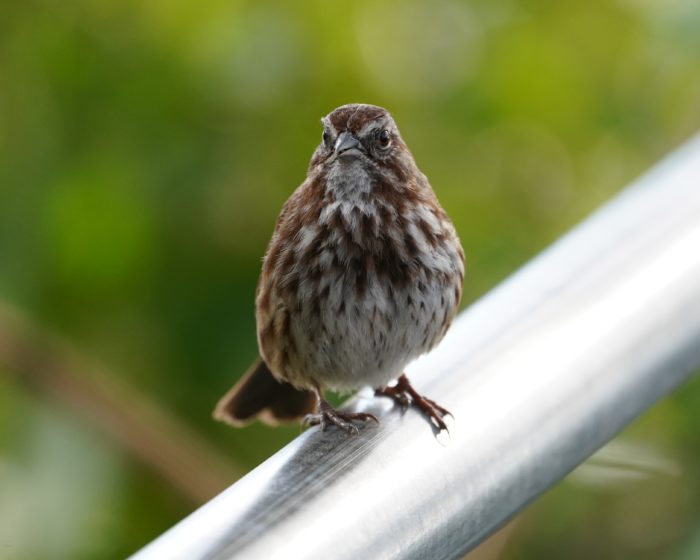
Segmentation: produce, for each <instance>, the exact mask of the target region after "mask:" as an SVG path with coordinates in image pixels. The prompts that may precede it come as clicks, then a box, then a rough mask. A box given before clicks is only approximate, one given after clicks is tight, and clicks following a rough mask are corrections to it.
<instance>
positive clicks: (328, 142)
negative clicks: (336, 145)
mask: <svg viewBox="0 0 700 560" xmlns="http://www.w3.org/2000/svg"><path fill="white" fill-rule="evenodd" d="M321 138H322V139H323V143H324V144H325V145H326V147H330V145H331V133H330V132H329V131H328V130H327V129H324V130H323V135H322V136H321Z"/></svg>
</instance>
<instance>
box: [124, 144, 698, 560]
mask: <svg viewBox="0 0 700 560" xmlns="http://www.w3.org/2000/svg"><path fill="white" fill-rule="evenodd" d="M464 241H465V245H466V246H467V247H468V245H469V242H468V240H464ZM467 281H468V280H467ZM699 366H700V137H698V138H695V139H694V140H692V141H691V142H690V143H689V144H687V145H686V146H685V147H683V148H682V149H680V150H679V151H678V152H676V153H675V154H674V155H673V156H671V157H670V158H668V159H667V160H666V161H664V162H663V163H661V164H660V165H658V166H657V167H656V168H654V169H653V170H652V171H651V172H650V173H648V174H647V175H646V176H644V177H643V178H642V179H641V180H639V181H637V182H636V183H635V184H634V185H632V187H630V188H628V189H627V190H626V191H624V192H623V193H622V194H621V195H619V196H618V197H616V198H615V199H614V200H613V201H612V202H610V203H609V204H607V205H606V206H605V207H604V208H603V209H602V210H600V211H598V212H597V213H595V214H593V215H592V216H591V217H590V218H588V219H587V220H586V221H585V222H584V223H583V224H582V225H580V226H578V227H577V228H576V229H574V230H573V231H572V232H571V233H569V234H568V235H566V236H565V237H564V238H562V239H561V240H560V241H558V242H557V243H556V244H554V245H553V246H552V247H551V248H549V249H548V250H547V251H545V252H544V253H543V254H542V255H540V256H539V257H537V258H536V259H534V260H533V261H532V262H531V263H530V264H528V265H527V266H525V267H524V268H523V269H522V270H520V271H519V272H518V273H516V274H515V275H513V276H512V277H511V278H510V279H508V280H507V281H506V282H504V283H503V284H502V285H500V286H499V287H497V288H496V289H495V290H493V291H492V292H491V293H489V294H488V295H487V296H486V297H484V298H483V299H482V300H481V301H479V302H477V303H476V304H475V305H473V306H472V307H471V308H470V309H468V310H467V311H466V312H464V313H463V314H462V315H461V316H460V317H459V319H458V320H457V321H456V323H455V325H454V326H453V328H452V329H451V331H450V332H449V334H448V336H447V338H446V339H445V340H444V342H443V344H442V345H441V346H440V347H439V348H438V349H437V350H436V351H435V352H433V353H432V354H430V355H429V356H426V357H424V358H423V359H421V360H419V362H416V363H414V364H413V366H412V367H411V368H410V369H409V370H408V374H409V377H410V378H411V379H412V380H413V382H414V385H415V386H416V387H417V388H418V389H419V390H420V391H424V392H425V393H426V394H427V395H428V396H430V397H432V398H434V399H435V400H436V401H438V402H439V403H441V404H442V405H444V406H445V407H447V408H448V409H450V410H451V411H452V412H453V413H454V420H452V421H451V423H450V434H449V437H445V436H444V434H442V435H441V436H440V437H439V438H436V437H435V435H434V434H433V432H432V430H431V429H430V427H429V425H428V423H427V421H426V420H425V419H424V418H423V417H421V416H420V415H419V414H418V413H416V412H415V411H413V410H410V411H408V412H407V413H406V414H405V415H402V414H401V412H400V410H398V409H397V408H395V407H393V406H392V404H391V402H390V401H389V400H388V399H375V398H372V397H371V394H370V395H359V396H358V397H356V398H355V399H353V401H352V406H353V407H355V408H357V409H361V410H368V411H372V412H375V413H378V414H379V415H380V417H381V425H380V426H375V425H374V424H372V423H370V424H369V425H367V426H366V427H364V428H363V429H361V433H360V435H359V436H354V437H348V436H347V435H346V434H345V433H342V432H340V431H338V430H329V431H327V432H325V433H320V432H319V431H318V430H317V429H311V430H308V431H307V432H305V433H304V434H302V435H301V436H300V437H298V438H297V439H296V440H294V441H293V442H292V443H290V444H289V445H288V446H287V447H285V448H284V449H282V450H281V451H280V452H278V453H277V454H276V455H274V456H273V457H271V458H270V459H269V460H267V461H266V462H265V463H263V464H262V465H260V466H259V467H258V468H257V469H255V470H254V471H252V472H251V473H250V474H248V475H247V476H246V477H244V478H243V479H241V480H240V481H239V482H237V483H236V484H234V485H233V486H232V487H230V488H229V489H228V490H226V491H225V492H223V493H222V494H220V495H219V496H218V497H216V498H215V499H214V500H212V501H211V502H209V503H208V504H206V505H205V506H203V507H202V508H200V509H199V510H198V511H196V512H195V513H193V514H192V515H191V516H189V517H188V518H186V519H185V520H183V521H182V522H181V523H179V524H178V525H176V526H175V527H173V528H172V529H171V530H169V531H168V532H166V533H165V534H164V535H162V536H161V537H160V538H158V539H156V540H155V541H154V542H153V543H151V544H150V545H148V546H147V547H146V548H144V549H143V550H141V551H140V552H139V553H137V554H136V555H135V556H134V558H137V559H138V560H151V559H158V560H162V559H167V558H183V559H197V558H216V559H219V558H245V559H246V560H248V559H258V558H260V559H265V560H269V559H276V558H280V559H282V558H284V559H305V558H309V559H312V558H313V559H319V558H324V559H325V558H332V559H348V560H349V559H353V560H356V559H364V558H372V559H383V558H430V559H441V558H458V557H459V556H461V555H462V554H463V553H465V552H466V551H468V550H470V549H471V548H473V547H474V546H476V545H477V544H478V543H479V542H480V541H481V540H483V539H484V538H485V537H486V536H487V535H489V534H490V533H491V532H493V531H494V530H495V529H496V528H498V527H499V526H500V525H501V524H502V523H503V522H504V521H506V520H507V519H508V518H510V517H511V516H512V515H513V514H514V513H516V512H517V511H519V510H520V509H521V508H523V506H525V505H526V504H527V503H528V502H530V501H531V500H533V499H534V498H535V497H537V496H538V495H539V494H541V493H542V492H544V491H545V490H546V489H547V488H549V487H550V486H552V485H553V484H555V483H556V482H557V481H558V480H560V479H561V478H562V477H563V476H565V475H566V474H567V473H568V472H569V471H571V469H573V468H574V467H575V466H576V465H578V464H579V463H581V462H582V461H583V460H585V459H586V457H588V456H589V455H590V454H591V453H593V452H594V451H595V450H596V449H598V448H599V447H600V446H602V445H603V444H604V443H605V442H607V441H608V440H610V439H611V438H612V437H613V436H614V435H615V434H616V433H617V432H618V431H619V430H620V429H621V428H622V427H624V426H625V425H626V424H627V423H629V422H630V421H631V420H632V419H634V418H635V416H637V415H638V414H639V413H641V412H642V411H644V410H645V409H646V408H647V407H649V406H650V405H651V404H653V403H654V402H655V401H657V400H658V399H660V398H662V397H663V396H664V395H666V394H668V393H669V392H670V391H671V390H673V389H674V388H675V387H676V386H678V385H679V384H680V383H681V382H682V381H683V380H684V379H686V378H687V377H688V376H689V375H691V373H692V372H693V370H694V369H696V368H698V367H699Z"/></svg>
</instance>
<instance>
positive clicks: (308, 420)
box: [303, 389, 379, 434]
mask: <svg viewBox="0 0 700 560" xmlns="http://www.w3.org/2000/svg"><path fill="white" fill-rule="evenodd" d="M315 392H316V399H317V406H316V410H317V412H316V414H307V415H306V417H305V418H304V421H303V423H304V424H305V425H306V426H315V425H317V424H318V425H319V426H321V430H325V429H326V428H327V427H328V426H338V427H339V428H340V429H342V430H345V431H346V432H348V433H350V434H352V433H355V434H357V433H359V432H360V430H358V429H357V426H355V424H354V422H355V421H356V420H359V421H362V422H366V421H368V420H374V421H375V422H377V424H378V423H379V420H378V419H377V417H376V416H375V415H374V414H370V413H369V412H342V411H340V410H336V409H335V408H333V407H332V406H331V404H330V403H329V402H328V401H327V400H326V399H324V398H323V396H322V393H321V391H320V390H318V389H317V390H316V391H315Z"/></svg>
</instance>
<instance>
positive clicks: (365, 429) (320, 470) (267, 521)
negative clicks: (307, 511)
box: [211, 394, 413, 556]
mask: <svg viewBox="0 0 700 560" xmlns="http://www.w3.org/2000/svg"><path fill="white" fill-rule="evenodd" d="M342 408H343V410H352V411H358V412H359V411H362V412H370V413H372V414H374V415H376V416H377V417H378V418H379V424H377V423H375V422H372V421H368V422H360V423H358V425H357V427H358V430H359V433H347V432H345V431H343V430H341V429H338V428H336V427H334V426H331V427H329V428H328V429H326V430H325V431H321V430H320V429H319V428H318V427H312V428H309V429H308V430H306V431H305V432H304V433H302V434H301V435H300V436H299V437H298V438H296V439H295V440H294V441H293V442H291V443H290V444H289V445H288V446H287V447H286V448H284V449H283V450H282V451H281V452H280V453H279V454H278V456H280V455H281V457H280V459H279V460H278V461H277V462H276V463H275V465H274V466H273V467H272V468H271V470H270V472H269V473H266V478H267V481H266V483H265V484H264V485H263V487H262V491H261V493H260V494H258V495H257V496H256V497H255V504H254V507H253V508H251V509H249V510H248V512H249V515H248V516H246V517H245V518H242V519H240V520H238V521H237V522H236V523H234V524H233V525H232V526H231V527H230V528H229V530H228V531H227V532H226V534H224V535H222V537H221V539H220V540H219V541H218V542H214V543H211V549H212V550H216V551H217V554H223V555H224V556H225V555H226V554H227V553H228V552H229V551H230V552H233V551H239V550H241V549H243V548H245V547H247V546H249V545H250V544H251V543H252V542H254V541H255V539H256V538H257V537H258V536H259V535H261V534H262V533H263V532H265V531H269V530H271V529H272V528H273V527H275V526H276V525H278V524H279V523H280V522H281V521H283V520H284V518H286V517H288V516H289V515H290V514H291V513H293V512H294V511H297V510H298V509H299V508H301V507H303V506H304V504H305V503H307V502H309V501H312V500H313V498H314V497H315V496H316V495H318V494H320V493H322V492H324V491H327V489H328V487H329V486H331V485H333V484H336V483H339V482H340V481H342V480H343V478H345V477H346V476H348V475H349V474H350V473H351V472H352V471H353V470H354V469H356V468H357V467H358V466H359V465H360V464H361V463H362V462H363V460H364V459H365V458H367V457H368V456H369V455H370V453H371V451H372V450H373V449H374V448H375V447H376V446H377V445H378V444H379V443H380V442H381V441H382V439H384V436H385V434H387V433H389V432H390V431H391V430H394V429H397V428H398V427H399V424H400V423H401V420H402V416H403V414H404V413H403V411H402V410H401V407H400V406H397V405H395V404H394V403H392V402H391V401H390V400H389V399H384V398H367V395H363V394H360V395H358V396H355V397H354V398H352V399H351V400H350V401H349V402H348V403H346V404H345V406H343V407H342ZM409 412H413V411H409ZM290 481H294V486H293V487H290V484H289V482H290ZM290 494H293V498H292V499H291V502H290ZM283 503H284V504H285V506H284V508H282V507H281V505H282V504H283Z"/></svg>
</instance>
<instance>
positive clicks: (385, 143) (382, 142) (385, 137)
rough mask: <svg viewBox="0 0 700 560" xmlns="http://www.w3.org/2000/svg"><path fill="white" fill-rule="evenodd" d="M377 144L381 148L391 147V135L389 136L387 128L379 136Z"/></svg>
mask: <svg viewBox="0 0 700 560" xmlns="http://www.w3.org/2000/svg"><path fill="white" fill-rule="evenodd" d="M377 142H378V143H379V146H380V147H381V148H388V147H389V143H390V142H391V134H389V131H388V130H387V129H386V128H385V129H383V130H381V131H380V132H379V134H377Z"/></svg>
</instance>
